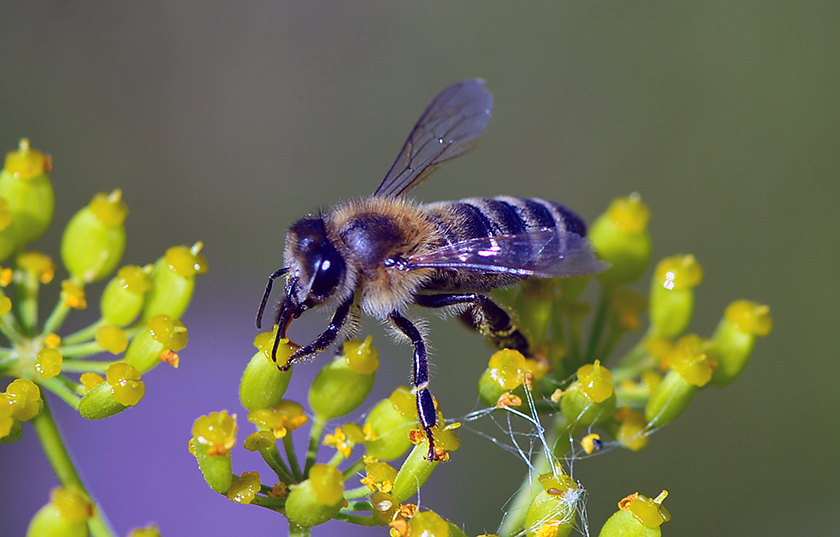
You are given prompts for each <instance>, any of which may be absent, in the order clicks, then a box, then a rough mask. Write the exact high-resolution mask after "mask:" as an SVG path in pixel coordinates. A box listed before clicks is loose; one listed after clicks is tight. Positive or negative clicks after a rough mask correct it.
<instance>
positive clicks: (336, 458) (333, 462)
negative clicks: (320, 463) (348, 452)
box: [327, 451, 346, 468]
mask: <svg viewBox="0 0 840 537" xmlns="http://www.w3.org/2000/svg"><path fill="white" fill-rule="evenodd" d="M345 458H346V457H345V456H344V455H342V454H341V452H340V451H336V452H335V455H333V456H332V458H331V459H330V460H329V462H328V463H327V464H329V465H330V466H335V467H336V468H338V465H339V464H341V463H342V462H344V459H345Z"/></svg>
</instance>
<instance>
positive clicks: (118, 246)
mask: <svg viewBox="0 0 840 537" xmlns="http://www.w3.org/2000/svg"><path fill="white" fill-rule="evenodd" d="M51 169H52V159H51V158H50V157H49V156H48V155H45V154H44V153H41V152H40V151H37V150H35V149H31V148H30V147H29V142H28V140H26V139H24V140H21V142H20V146H19V148H18V149H17V150H16V151H12V152H10V153H8V155H7V156H6V159H5V163H4V167H3V170H2V171H0V263H6V262H8V263H9V264H10V267H9V268H3V267H0V335H2V338H5V342H3V341H2V340H0V376H5V377H12V378H13V379H14V380H12V381H11V382H10V383H9V384H8V386H7V388H6V391H5V393H2V394H0V442H2V443H9V442H15V441H17V440H18V439H19V438H20V437H21V434H22V432H23V427H22V425H21V422H26V421H32V422H33V425H34V428H35V430H36V432H37V433H38V435H39V439H40V440H41V442H42V445H43V446H44V449H45V450H46V451H47V453H48V455H49V456H48V459H49V460H50V461H51V462H53V464H54V465H56V470H57V474H58V475H59V480H60V481H61V482H62V483H61V484H62V488H60V489H57V490H56V491H55V492H54V493H53V497H52V500H51V502H50V503H49V504H48V505H47V506H45V507H44V508H43V509H42V510H41V511H40V512H39V513H38V514H37V515H36V517H35V518H34V519H33V521H32V524H31V527H30V530H29V535H57V536H61V535H79V534H82V533H78V531H81V530H78V528H83V529H84V531H85V533H84V534H87V533H86V532H87V528H88V526H90V528H91V531H93V532H94V533H95V534H97V535H109V534H110V530H109V529H108V528H107V526H106V525H105V523H104V522H103V519H102V518H101V517H100V516H99V514H98V511H97V509H96V508H94V507H93V506H92V504H90V500H89V499H88V498H87V493H86V492H85V490H84V487H83V486H82V483H81V480H80V479H79V478H78V475H76V473H75V470H72V462H70V460H69V458H67V453H66V450H65V449H64V448H63V445H62V444H61V437H60V435H59V434H58V431H57V429H56V428H55V423H54V422H53V420H52V416H51V414H50V412H49V408H48V406H47V403H46V400H45V398H44V396H43V390H47V391H50V392H52V393H54V394H55V395H57V396H58V397H59V398H61V399H62V400H63V401H64V402H66V403H67V404H68V405H70V406H71V407H72V408H74V409H76V410H78V412H79V414H81V415H82V416H83V417H85V418H88V419H100V418H105V417H108V416H112V415H114V414H117V413H119V412H121V411H123V410H125V409H126V408H128V407H130V406H134V405H136V404H138V403H139V402H140V400H141V399H142V398H143V395H144V393H145V384H144V381H143V380H141V375H142V374H145V373H146V372H147V371H149V370H150V369H151V368H152V367H154V366H155V365H157V364H158V363H160V362H167V363H169V364H170V365H173V366H175V367H177V365H178V355H177V352H178V351H180V350H181V349H182V348H184V346H185V345H186V343H187V332H186V328H185V327H184V325H183V324H182V323H181V321H180V320H178V319H179V317H180V316H181V315H182V314H183V313H184V311H185V310H186V309H187V306H188V305H189V302H190V299H191V298H192V293H193V287H194V283H195V276H196V274H200V273H203V272H205V271H206V269H207V266H206V261H205V260H204V258H203V257H202V255H201V254H200V253H199V252H200V250H201V247H202V245H201V243H197V244H195V245H194V246H192V247H187V246H177V247H173V248H170V249H169V250H168V251H167V252H166V253H165V255H163V256H162V257H161V258H160V259H158V260H157V262H155V263H153V264H149V265H146V266H143V267H140V266H135V265H127V266H123V267H121V268H119V270H117V268H118V266H119V264H120V261H121V259H122V256H123V252H124V250H125V241H126V231H125V225H124V222H125V218H126V216H127V214H128V207H127V205H126V203H125V202H124V201H123V199H122V193H121V191H120V190H114V191H112V192H111V193H107V194H106V193H100V194H97V195H95V196H94V197H93V199H92V200H91V202H90V203H89V204H88V205H87V206H85V207H83V208H82V209H81V210H79V211H78V212H77V213H76V214H75V215H74V216H73V217H72V218H71V220H70V222H69V223H68V224H67V226H66V227H65V228H64V231H63V235H62V240H61V252H60V258H61V264H62V265H63V269H64V271H66V273H67V277H66V279H64V280H62V281H61V282H60V287H61V290H60V292H59V293H58V294H59V299H58V302H57V304H56V305H55V306H54V307H53V309H52V310H51V311H49V312H48V314H47V315H46V316H43V315H42V312H41V311H40V310H39V296H40V294H41V291H42V287H44V286H46V285H49V284H51V283H53V282H54V280H55V277H56V274H57V272H58V271H59V268H58V267H57V265H56V263H55V261H53V259H52V258H51V257H50V256H48V255H46V254H44V253H41V252H38V251H35V250H31V249H29V245H30V244H31V243H32V242H33V241H35V240H36V239H38V238H39V237H40V236H41V235H43V234H44V233H45V232H46V231H47V229H48V228H49V225H50V223H51V221H52V217H53V211H54V208H55V197H54V193H53V188H52V183H51V181H50V177H49V173H50V171H51ZM115 272H116V274H114V273H115ZM107 278H110V279H109V281H108V282H107V284H106V285H105V289H104V291H103V293H102V298H101V301H100V305H99V313H98V318H97V319H96V320H95V321H94V322H93V323H92V324H90V325H88V326H87V327H85V328H82V329H81V330H78V331H76V332H73V333H69V334H62V333H61V329H62V326H63V325H64V321H65V319H66V318H67V316H68V315H69V313H70V312H71V311H72V310H82V309H86V308H87V306H88V303H87V298H86V292H85V290H86V287H87V286H88V285H90V284H92V283H95V282H99V281H103V280H105V279H107ZM94 357H95V358H97V359H91V358H94ZM62 465H64V466H62ZM59 466H61V467H63V468H68V467H69V468H70V469H71V471H66V470H61V471H59V470H58V467H59ZM86 502H87V503H86ZM45 528H53V529H50V530H49V533H45V531H46V530H45ZM57 528H64V529H61V530H59V529H57ZM73 528H77V529H73Z"/></svg>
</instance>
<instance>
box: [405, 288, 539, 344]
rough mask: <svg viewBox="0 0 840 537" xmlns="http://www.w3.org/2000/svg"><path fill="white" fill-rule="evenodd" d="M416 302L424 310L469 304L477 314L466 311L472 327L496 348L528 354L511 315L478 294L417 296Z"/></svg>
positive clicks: (524, 341) (524, 340)
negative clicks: (484, 335)
mask: <svg viewBox="0 0 840 537" xmlns="http://www.w3.org/2000/svg"><path fill="white" fill-rule="evenodd" d="M415 303H416V304H417V305H418V306H423V307H424V308H446V307H449V306H458V305H462V304H471V305H473V307H474V308H475V309H478V310H479V315H478V316H476V312H474V311H471V312H469V315H470V317H471V318H472V319H471V320H472V321H473V324H474V326H475V327H476V328H478V330H479V331H480V332H482V333H486V334H487V336H489V337H490V341H492V342H493V345H495V346H496V348H498V349H515V350H518V351H519V352H521V353H523V354H526V355H527V354H528V340H527V339H526V338H525V336H524V335H523V334H522V332H520V331H519V329H517V328H516V326H514V324H513V320H511V318H510V315H509V314H508V312H506V311H505V310H504V309H503V308H502V307H500V306H499V305H498V304H496V303H495V302H493V301H492V300H490V299H489V298H487V297H486V296H484V295H482V294H478V293H441V294H436V295H417V296H416V297H415Z"/></svg>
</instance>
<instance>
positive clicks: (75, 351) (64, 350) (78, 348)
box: [58, 341, 105, 358]
mask: <svg viewBox="0 0 840 537" xmlns="http://www.w3.org/2000/svg"><path fill="white" fill-rule="evenodd" d="M58 351H59V352H60V353H61V356H63V357H64V358H75V357H77V356H91V355H93V354H100V353H103V352H105V350H104V349H103V348H102V347H101V346H100V345H99V342H98V341H90V342H88V343H79V344H78V345H61V347H59V348H58Z"/></svg>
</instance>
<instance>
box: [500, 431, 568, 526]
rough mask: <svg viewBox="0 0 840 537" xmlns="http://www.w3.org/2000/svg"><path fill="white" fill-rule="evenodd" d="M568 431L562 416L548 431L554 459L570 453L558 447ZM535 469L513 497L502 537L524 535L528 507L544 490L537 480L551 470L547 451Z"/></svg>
mask: <svg viewBox="0 0 840 537" xmlns="http://www.w3.org/2000/svg"><path fill="white" fill-rule="evenodd" d="M567 430H568V428H567V427H566V424H565V422H564V421H563V418H562V415H558V416H557V417H556V418H555V419H554V422H553V423H552V424H551V426H550V428H549V430H548V433H549V436H548V438H547V440H546V441H547V442H548V445H549V446H551V448H552V451H553V457H556V458H562V457H563V456H564V455H565V453H566V452H567V451H568V448H567V447H563V448H558V446H557V441H558V439H559V438H560V437H562V436H563V435H564V434H565V432H566V431H567ZM564 446H568V444H567V443H565V442H564ZM533 468H534V469H533V470H532V471H531V472H530V474H529V475H526V476H525V479H524V481H523V482H522V486H521V487H520V488H519V492H517V493H516V496H514V497H513V500H512V501H511V502H510V505H509V506H508V516H506V517H505V521H504V523H503V524H502V527H501V528H499V535H501V536H502V537H506V536H512V535H524V531H523V530H524V529H525V515H527V514H528V507H529V506H530V505H531V502H532V501H533V500H534V498H535V497H536V496H537V494H538V493H539V492H540V491H541V490H542V486H541V485H540V484H539V481H538V480H537V479H538V478H539V476H540V475H542V474H546V473H548V472H549V470H550V469H551V464H550V463H549V460H548V455H547V454H546V450H544V449H541V450H540V451H539V453H538V454H537V456H536V458H535V459H534V463H533Z"/></svg>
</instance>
